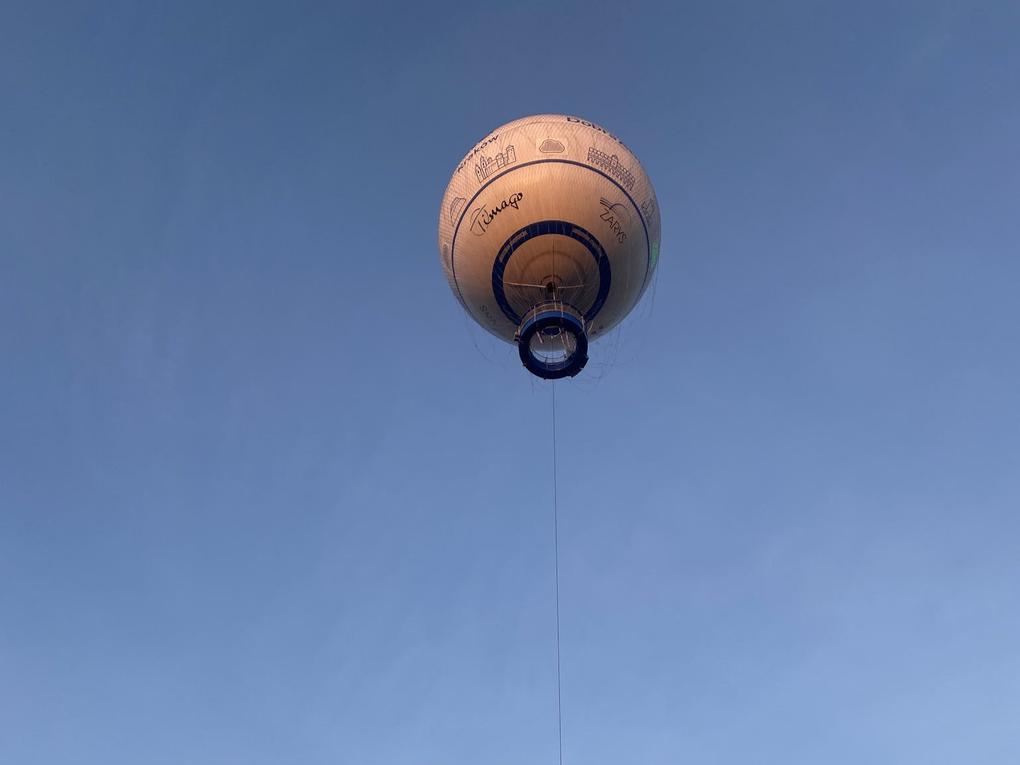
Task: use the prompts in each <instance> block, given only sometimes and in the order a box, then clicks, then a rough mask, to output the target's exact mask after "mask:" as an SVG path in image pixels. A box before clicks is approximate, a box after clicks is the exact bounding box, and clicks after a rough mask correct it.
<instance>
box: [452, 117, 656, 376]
mask: <svg viewBox="0 0 1020 765" xmlns="http://www.w3.org/2000/svg"><path fill="white" fill-rule="evenodd" d="M439 251H440V258H441V260H442V264H443V269H444V270H445V271H446V276H447V279H448V280H449V282H450V288H451V289H452V290H453V292H454V294H455V295H456V296H457V298H458V299H459V300H460V302H461V304H462V305H463V306H464V310H466V311H467V312H468V313H469V314H470V315H471V317H472V318H473V319H474V320H475V321H477V322H478V323H479V324H481V325H482V326H483V327H484V328H485V329H487V330H488V331H489V332H491V333H492V334H494V335H496V336H497V337H500V338H502V339H504V340H506V341H508V342H511V343H517V344H518V348H519V352H520V356H521V361H522V362H523V363H524V366H525V367H526V368H527V369H528V370H529V371H531V372H532V373H534V374H536V375H538V376H539V377H543V378H546V379H556V378H560V377H567V376H571V377H572V376H574V375H576V374H577V373H578V372H580V371H581V369H583V368H584V365H585V363H586V362H587V360H588V355H587V350H588V342H589V340H591V341H594V340H597V339H598V338H599V337H600V336H601V335H603V334H605V333H606V332H608V331H609V330H610V329H611V328H612V327H613V326H614V325H616V324H617V323H619V322H620V321H621V320H622V319H623V318H624V317H625V316H626V315H627V314H628V313H629V312H630V311H631V309H633V308H634V306H635V305H637V303H638V301H639V300H640V299H641V296H642V294H643V293H644V291H645V289H646V288H647V287H648V284H649V283H650V281H651V278H652V274H653V273H654V271H655V266H656V263H657V261H658V258H659V206H658V203H657V201H656V198H655V190H654V189H653V188H652V184H651V182H650V181H649V180H648V176H647V175H646V174H645V171H644V170H643V169H642V167H641V165H640V164H639V163H638V161H637V158H636V157H635V156H634V155H633V153H631V151H630V149H628V148H627V147H626V146H625V145H624V144H623V142H622V141H620V139H619V138H617V137H616V136H615V135H613V134H612V133H610V132H608V131H607V130H605V129H604V128H602V127H601V126H599V125H596V124H595V123H592V122H589V121H587V120H583V119H580V118H578V117H570V116H566V115H560V114H541V115H536V116H533V117H524V118H523V119H519V120H515V121H514V122H510V123H508V124H506V125H503V126H502V127H499V128H497V129H496V130H494V131H493V132H491V133H490V134H489V135H487V136H486V137H485V138H483V139H482V140H481V141H480V142H479V143H478V144H477V145H476V146H475V147H474V148H473V149H471V151H469V152H468V153H467V155H466V156H465V157H464V159H463V161H461V163H460V164H459V165H458V166H457V169H456V170H454V172H453V177H452V178H451V179H450V183H449V185H448V186H447V188H446V194H445V195H444V196H443V201H442V205H441V207H440V211H439Z"/></svg>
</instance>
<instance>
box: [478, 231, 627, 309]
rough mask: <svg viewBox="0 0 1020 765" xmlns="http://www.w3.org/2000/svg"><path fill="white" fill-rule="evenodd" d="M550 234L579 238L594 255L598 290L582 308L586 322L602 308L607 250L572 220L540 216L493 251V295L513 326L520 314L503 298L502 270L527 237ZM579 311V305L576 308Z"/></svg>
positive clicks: (607, 281)
mask: <svg viewBox="0 0 1020 765" xmlns="http://www.w3.org/2000/svg"><path fill="white" fill-rule="evenodd" d="M549 234H558V235H560V236H567V237H570V238H571V239H574V240H575V241H578V242H580V243H581V244H583V245H584V247H585V249H587V250H588V252H590V253H591V256H592V257H593V258H594V259H595V263H596V265H597V266H598V269H599V291H598V294H597V295H596V296H595V301H594V302H593V303H592V304H591V306H590V307H589V308H588V310H587V311H585V312H584V320H585V322H590V321H591V320H592V319H594V318H595V316H596V315H597V314H598V312H599V311H601V310H602V306H603V305H604V304H605V302H606V298H607V297H608V296H609V286H610V283H611V282H612V276H613V273H612V268H610V265H609V258H608V257H607V256H606V251H605V249H604V248H603V247H602V245H601V244H600V243H599V240H598V239H596V238H595V237H594V236H593V235H592V234H591V233H590V232H589V231H588V230H586V229H584V228H581V227H580V226H578V225H577V224H575V223H567V222H566V221H562V220H540V221H538V222H536V223H532V224H530V225H527V226H525V227H524V228H522V229H518V230H517V231H515V232H514V233H513V234H512V235H511V236H510V238H509V239H507V240H506V242H504V243H503V246H502V247H501V248H500V250H499V253H498V254H497V255H496V262H495V263H493V264H492V294H493V295H494V296H495V298H496V303H498V304H499V307H500V309H501V310H502V311H503V315H504V316H506V317H507V318H508V319H509V320H510V321H512V322H513V323H514V325H516V326H520V323H521V317H520V316H519V315H518V314H517V312H516V311H515V310H514V309H513V307H512V306H511V305H510V303H509V302H508V301H507V299H506V293H505V291H504V289H503V274H504V272H505V271H506V265H507V263H508V262H509V261H510V258H511V257H513V254H514V252H516V251H517V249H518V248H519V247H520V246H521V245H522V244H524V243H525V242H527V241H530V240H532V239H535V238H537V237H540V236H547V235H549ZM578 311H580V308H578Z"/></svg>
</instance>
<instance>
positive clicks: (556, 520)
mask: <svg viewBox="0 0 1020 765" xmlns="http://www.w3.org/2000/svg"><path fill="white" fill-rule="evenodd" d="M551 387H552V453H553V454H552V457H553V459H552V462H553V561H554V568H555V571H556V725H557V733H558V738H559V749H560V765H563V695H562V687H563V684H562V680H561V675H560V514H559V497H558V496H557V487H556V383H555V381H554V382H552V386H551Z"/></svg>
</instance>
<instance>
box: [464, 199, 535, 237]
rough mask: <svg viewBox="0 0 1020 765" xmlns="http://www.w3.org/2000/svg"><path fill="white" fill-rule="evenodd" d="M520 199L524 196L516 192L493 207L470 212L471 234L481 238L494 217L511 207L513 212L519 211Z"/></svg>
mask: <svg viewBox="0 0 1020 765" xmlns="http://www.w3.org/2000/svg"><path fill="white" fill-rule="evenodd" d="M522 199H524V194H522V193H521V192H519V191H518V192H517V193H515V194H511V195H510V196H509V197H507V198H506V199H504V200H503V201H502V202H500V203H499V204H498V205H496V206H495V207H491V208H487V207H476V208H475V209H474V210H472V211H471V233H472V234H474V235H475V236H481V235H482V234H484V233H485V230H486V229H487V228H488V227H489V224H491V223H492V222H493V221H494V220H496V216H497V215H499V214H500V213H501V212H503V211H504V210H505V209H506V208H508V207H512V208H514V209H515V210H519V209H521V208H520V207H519V206H518V205H519V204H520V201H521V200H522Z"/></svg>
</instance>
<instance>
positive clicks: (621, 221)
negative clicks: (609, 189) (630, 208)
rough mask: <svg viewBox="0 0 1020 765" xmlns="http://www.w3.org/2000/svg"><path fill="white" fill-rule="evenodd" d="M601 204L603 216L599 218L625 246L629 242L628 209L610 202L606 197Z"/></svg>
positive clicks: (617, 203) (601, 200)
mask: <svg viewBox="0 0 1020 765" xmlns="http://www.w3.org/2000/svg"><path fill="white" fill-rule="evenodd" d="M599 203H600V204H601V205H602V214H601V215H600V216H599V217H600V218H602V220H604V221H605V222H606V224H607V225H608V226H609V230H610V231H612V232H613V236H615V237H616V241H617V242H619V243H620V244H623V243H624V242H625V241H627V226H628V224H629V223H630V220H629V217H630V216H628V215H627V208H626V207H624V206H623V205H622V204H620V203H619V202H615V203H614V202H610V201H609V200H608V199H606V198H605V197H603V198H602V199H600V200H599Z"/></svg>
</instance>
